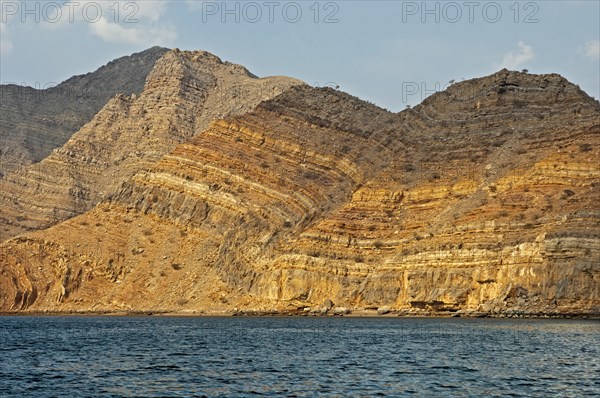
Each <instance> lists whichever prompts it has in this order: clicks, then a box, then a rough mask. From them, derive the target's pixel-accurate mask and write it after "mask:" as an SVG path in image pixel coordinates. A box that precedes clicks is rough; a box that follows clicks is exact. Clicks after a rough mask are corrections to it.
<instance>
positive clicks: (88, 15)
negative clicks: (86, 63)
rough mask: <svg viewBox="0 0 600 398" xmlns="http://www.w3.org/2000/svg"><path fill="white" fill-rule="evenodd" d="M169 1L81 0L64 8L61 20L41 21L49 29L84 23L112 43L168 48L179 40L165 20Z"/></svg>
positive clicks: (96, 34)
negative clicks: (176, 39) (164, 46)
mask: <svg viewBox="0 0 600 398" xmlns="http://www.w3.org/2000/svg"><path fill="white" fill-rule="evenodd" d="M167 5H168V1H165V0H154V1H127V2H124V1H117V2H112V1H92V0H80V1H77V2H74V3H71V5H70V7H67V6H64V5H63V6H62V7H61V13H60V18H56V20H53V21H49V20H42V26H43V27H44V28H46V29H52V30H56V29H65V28H67V26H69V25H73V24H85V25H87V27H88V29H89V30H90V32H91V33H92V34H94V35H95V36H97V37H99V38H100V39H102V40H104V41H107V42H111V43H127V44H137V45H169V44H172V43H173V41H174V40H175V38H176V37H177V32H176V29H175V27H174V26H172V25H168V24H166V23H165V22H164V21H163V20H162V18H163V17H164V15H165V13H166V10H167Z"/></svg>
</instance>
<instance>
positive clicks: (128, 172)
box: [0, 50, 301, 240]
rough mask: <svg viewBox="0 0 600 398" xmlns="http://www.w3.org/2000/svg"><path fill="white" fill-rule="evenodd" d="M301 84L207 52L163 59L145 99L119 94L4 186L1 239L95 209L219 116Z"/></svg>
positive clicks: (151, 76)
mask: <svg viewBox="0 0 600 398" xmlns="http://www.w3.org/2000/svg"><path fill="white" fill-rule="evenodd" d="M297 84H301V82H300V81H298V80H296V79H291V78H286V77H271V78H264V79H259V78H257V77H256V76H254V75H252V74H251V73H250V72H248V71H247V70H246V69H245V68H243V67H241V66H239V65H235V64H230V63H224V62H222V61H221V60H220V59H219V58H217V57H215V56H213V55H212V54H208V53H206V52H180V51H178V50H174V51H170V52H168V53H166V54H164V56H162V57H161V58H160V59H159V60H158V61H157V62H156V64H155V65H154V68H153V69H152V71H151V72H150V73H149V74H148V77H147V81H146V83H145V85H144V88H143V90H142V92H141V93H140V94H139V95H136V94H135V93H134V94H131V95H124V94H119V95H116V96H115V97H113V98H112V99H111V100H110V101H109V102H108V103H107V104H106V105H105V106H104V107H103V108H102V109H101V110H100V112H98V114H96V115H95V116H94V118H93V119H92V120H91V121H90V122H89V123H87V124H85V125H84V126H83V127H82V128H81V129H80V130H79V131H78V132H77V133H75V134H74V135H73V136H72V137H71V138H70V139H69V141H67V142H66V143H65V145H63V146H62V147H61V148H57V149H55V150H54V151H53V152H52V153H51V154H50V155H49V156H48V157H46V158H45V159H44V160H42V161H41V162H39V163H35V164H32V165H30V166H28V167H26V168H24V169H22V170H19V171H17V172H14V173H11V174H9V175H7V176H5V177H4V178H3V179H2V180H0V201H2V203H3V206H2V208H0V220H2V224H3V227H2V228H0V240H4V239H6V238H8V237H11V236H15V235H17V234H19V233H22V232H24V231H27V230H33V229H40V228H46V227H48V226H50V225H53V224H55V223H57V222H60V221H62V220H65V219H68V218H70V217H73V216H75V215H78V214H81V213H83V212H85V211H87V210H89V209H90V208H91V207H93V206H95V205H96V204H97V203H99V201H100V200H101V199H102V198H103V197H105V196H106V195H108V194H109V193H111V192H113V191H114V190H115V188H116V187H118V186H120V184H121V183H122V182H123V181H126V180H128V179H129V178H130V177H131V176H132V175H133V174H135V173H136V172H137V171H138V170H141V169H143V168H144V167H147V166H149V165H151V164H153V163H154V162H156V161H158V160H159V159H160V158H161V157H162V155H164V154H166V153H168V152H169V151H170V150H172V149H173V148H174V147H175V145H177V144H179V143H182V142H184V141H186V140H187V139H189V138H191V137H193V136H194V135H196V134H197V133H198V132H201V131H202V130H204V129H205V128H206V127H207V126H208V123H209V122H210V121H211V120H213V119H214V118H218V117H225V116H229V115H235V114H239V113H243V112H246V111H248V110H249V109H251V108H252V107H253V106H255V105H256V104H258V103H259V102H260V101H263V100H265V99H269V98H272V97H273V96H275V95H277V94H279V93H280V92H282V91H283V90H285V89H286V88H288V87H290V86H292V85H297Z"/></svg>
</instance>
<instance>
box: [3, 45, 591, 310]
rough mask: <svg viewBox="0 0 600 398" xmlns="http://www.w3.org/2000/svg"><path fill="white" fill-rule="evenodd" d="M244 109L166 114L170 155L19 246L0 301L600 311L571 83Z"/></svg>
mask: <svg viewBox="0 0 600 398" xmlns="http://www.w3.org/2000/svg"><path fill="white" fill-rule="evenodd" d="M168 56H169V55H167V56H165V57H168ZM170 56H180V55H177V54H176V53H173V54H171V55H170ZM190 56H191V55H190ZM157 66H158V65H157ZM190 73H192V72H190ZM198 73H199V72H198V71H193V74H194V75H197V74H198ZM169 75H172V74H169ZM151 76H152V75H151ZM151 81H152V80H151V79H150V80H149V82H151ZM179 81H183V79H180V80H179ZM156 84H157V86H159V85H160V84H164V85H166V86H167V87H171V86H172V82H169V81H168V79H166V78H165V81H164V83H156ZM149 86H151V83H148V84H147V87H146V89H145V92H146V91H148V90H149ZM292 86H293V87H292ZM167 87H163V88H162V90H161V93H162V92H165V91H167ZM141 97H144V93H142V96H141ZM182 97H184V96H183V95H181V94H180V93H179V92H177V93H175V94H173V95H172V97H171V100H170V101H169V104H171V106H173V104H176V103H177V102H175V99H177V100H179V101H183V100H182ZM258 100H259V99H258ZM191 102H192V103H196V102H194V101H191ZM232 102H235V101H233V100H232ZM258 102H259V101H257V102H256V103H258ZM253 103H254V102H253ZM134 104H135V100H133V104H131V105H129V107H130V108H131V107H134ZM145 107H146V104H143V106H142V104H140V105H139V108H137V109H139V111H138V112H142V111H143V109H145ZM180 109H190V105H189V104H185V103H184V104H183V105H181V106H180ZM195 112H196V113H197V112H199V111H198V110H196V111H195ZM115 113H118V112H115ZM172 113H176V112H172ZM172 113H169V115H171V114H172ZM192 113H194V112H192ZM231 113H233V112H232V111H229V114H230V115H229V116H227V115H218V114H211V119H212V122H210V123H208V121H204V119H203V121H202V122H195V123H194V124H193V126H194V128H196V129H197V130H198V129H201V130H202V132H201V133H199V134H194V133H191V132H189V129H190V126H192V124H189V125H187V127H186V125H185V123H184V120H194V119H193V115H192V116H187V114H184V115H180V117H181V119H177V118H172V119H168V120H169V121H171V123H173V124H174V125H175V126H176V128H174V129H173V130H167V131H177V132H180V133H179V135H177V134H173V135H174V136H177V137H180V138H177V139H176V138H171V139H170V140H169V141H168V142H169V145H168V146H169V148H171V149H169V150H168V151H166V150H165V151H164V152H162V153H158V152H159V151H158V149H157V147H152V148H153V151H154V152H153V153H154V155H153V156H149V155H146V156H145V157H142V159H143V162H142V161H137V164H141V163H143V165H142V166H136V167H131V168H130V169H129V171H128V172H126V173H124V174H123V178H120V179H118V181H117V179H115V180H114V181H112V182H111V181H108V180H100V179H96V180H93V181H91V182H89V184H88V185H89V186H91V187H94V189H96V190H99V189H103V190H104V191H105V192H107V194H106V195H105V196H101V195H97V196H95V197H94V200H91V201H89V202H88V203H87V204H86V206H84V207H85V210H87V209H90V210H87V211H85V212H84V211H81V212H80V213H83V214H81V215H80V216H78V217H74V218H71V219H69V220H67V221H64V222H61V223H58V224H56V225H55V226H53V227H51V228H49V229H46V230H40V231H36V232H30V233H27V234H25V235H22V236H19V237H16V238H13V239H10V240H7V241H6V242H4V243H3V244H2V245H1V246H0V259H1V260H0V261H2V263H1V264H2V271H1V273H0V286H1V287H2V289H1V290H0V308H2V309H3V310H9V311H10V310H34V311H40V310H42V311H43V310H52V311H120V310H128V311H182V310H233V309H234V308H236V309H238V310H239V309H243V310H269V309H286V308H287V309H289V308H302V307H318V306H319V305H321V303H323V302H329V301H328V299H329V300H330V301H333V302H334V303H335V304H336V305H337V306H342V307H346V308H377V307H384V306H385V307H389V308H390V309H402V310H407V311H412V312H423V313H430V312H431V311H451V312H456V311H461V310H462V311H478V312H486V313H492V314H497V315H500V314H519V313H532V314H598V313H599V312H600V211H599V210H600V209H599V208H598V203H599V202H600V201H599V199H600V197H599V196H600V182H599V179H600V165H599V164H598V161H597V159H598V158H599V155H600V153H599V149H598V147H599V145H598V143H599V133H600V120H599V117H598V116H599V114H600V104H599V103H598V102H597V101H595V100H593V99H591V98H589V97H588V96H587V95H586V94H585V93H583V92H582V91H581V90H579V89H578V88H577V87H576V86H574V85H572V84H570V83H569V82H567V81H566V80H565V79H563V78H562V77H560V76H558V75H530V74H525V73H517V72H508V71H506V70H503V71H500V72H498V73H496V74H494V75H491V76H487V77H484V78H479V79H473V80H469V81H466V82H462V83H457V84H454V85H452V86H451V87H449V88H448V89H447V90H446V91H444V92H441V93H437V94H435V95H432V96H431V97H429V98H428V99H427V100H425V101H424V102H423V103H422V104H421V105H419V106H417V107H415V108H413V109H409V110H405V111H403V112H400V113H398V114H394V113H390V112H388V111H385V110H383V109H380V108H378V107H376V106H374V105H371V104H368V103H366V102H363V101H361V100H359V99H357V98H355V97H352V96H350V95H347V94H345V93H342V92H339V91H336V90H332V89H317V88H311V87H309V86H306V85H293V84H290V85H289V86H287V87H286V88H285V89H284V90H281V91H280V94H279V95H276V96H275V97H274V98H273V99H269V100H266V101H263V102H260V104H258V105H257V106H256V105H255V106H248V107H247V108H245V109H244V110H243V111H241V112H238V113H236V114H234V115H231ZM101 114H102V112H101V113H100V114H99V116H100V115H101ZM136 114H137V113H134V112H128V113H127V114H126V116H125V117H123V123H124V122H126V121H128V120H129V118H131V117H133V116H131V115H136ZM151 114H152V115H153V117H154V118H156V117H157V115H160V112H159V111H158V110H154V111H153V112H151ZM186 117H187V118H186ZM188 118H192V119H188ZM116 120H119V119H116ZM133 120H134V121H135V124H136V125H139V124H140V122H139V119H135V118H134V119H133ZM115 123H116V122H115ZM141 125H143V124H141ZM119 126H121V122H118V124H116V125H115V128H116V127H119ZM84 130H85V128H84ZM84 130H82V131H84ZM132 131H133V129H132ZM185 132H187V135H186V133H185ZM143 134H144V133H143V132H141V131H140V130H139V129H138V130H136V132H132V133H131V135H130V137H131V139H133V138H134V137H135V138H136V139H140V138H139V136H142V137H143ZM162 135H164V134H162ZM140 142H141V143H140V144H136V145H135V147H136V148H148V147H149V145H150V146H151V144H150V143H151V142H152V141H150V140H149V141H140ZM142 143H143V145H142ZM163 146H164V145H163ZM82 151H84V149H83V147H82V148H80V149H78V150H77V151H76V152H74V153H75V154H76V155H80V154H81V152H82ZM98 152H101V151H98ZM47 160H48V159H47ZM98 181H102V182H101V183H100V184H98ZM95 203H99V204H98V205H96V206H95V207H93V206H94V205H95Z"/></svg>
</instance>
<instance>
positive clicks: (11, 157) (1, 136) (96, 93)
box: [0, 47, 168, 178]
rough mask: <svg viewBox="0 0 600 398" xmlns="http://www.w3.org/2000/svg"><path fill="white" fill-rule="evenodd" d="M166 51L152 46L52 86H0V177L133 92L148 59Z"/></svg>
mask: <svg viewBox="0 0 600 398" xmlns="http://www.w3.org/2000/svg"><path fill="white" fill-rule="evenodd" d="M167 51H168V49H166V48H160V47H153V48H150V49H148V50H146V51H142V52H140V53H136V54H133V55H130V56H127V57H122V58H119V59H116V60H114V61H111V62H109V63H108V64H107V65H104V66H102V67H101V68H99V69H98V70H96V71H95V72H92V73H88V74H85V75H80V76H74V77H72V78H70V79H68V80H66V81H64V82H62V83H60V84H58V85H57V84H56V83H49V82H46V83H44V82H37V83H36V88H33V87H29V86H20V85H18V84H19V83H20V82H16V83H15V84H2V85H0V114H1V115H2V117H1V118H0V148H1V150H0V178H1V177H2V176H3V175H7V174H9V173H11V172H15V171H18V170H21V169H22V168H23V167H25V166H27V165H29V164H31V163H36V162H39V161H41V160H42V159H44V158H45V157H46V156H48V155H50V153H51V152H52V150H53V149H56V148H60V147H61V146H63V145H64V144H65V143H66V142H67V141H68V139H69V138H70V137H71V136H72V135H73V134H74V133H75V132H77V130H79V129H80V128H81V127H82V126H83V125H84V124H85V123H87V122H89V121H90V120H91V119H92V117H93V116H94V115H95V114H96V113H98V111H100V109H102V107H103V106H104V105H106V103H107V102H108V101H109V100H110V99H111V98H112V97H114V96H115V95H117V94H123V95H126V96H129V95H131V94H136V95H139V94H140V93H141V91H142V89H143V88H144V83H145V82H146V77H147V76H148V73H150V71H151V70H152V68H153V67H154V63H155V62H156V61H157V60H158V59H159V58H160V57H161V56H162V55H163V54H164V53H166V52H167Z"/></svg>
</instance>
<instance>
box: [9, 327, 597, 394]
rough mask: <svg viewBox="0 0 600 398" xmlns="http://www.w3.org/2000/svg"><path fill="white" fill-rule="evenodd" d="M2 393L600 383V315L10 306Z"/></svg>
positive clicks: (535, 387)
mask: <svg viewBox="0 0 600 398" xmlns="http://www.w3.org/2000/svg"><path fill="white" fill-rule="evenodd" d="M0 396H2V397H5V396H6V397H13V396H14V397H97V396H107V397H121V396H127V397H129V396H137V397H163V396H172V397H184V396H185V397H187V396H197V397H198V396H227V397H243V396H289V397H311V396H331V397H372V396H412V397H442V396H460V397H482V396H490V397H491V396H498V397H500V396H502V397H505V396H512V397H551V396H557V397H577V398H579V397H585V396H600V323H598V322H594V321H567V320H565V321H559V320H548V321H540V320H518V321H517V320H489V319H455V318H452V319H411V318H284V317H282V318H157V317H139V318H138V317H0Z"/></svg>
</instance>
